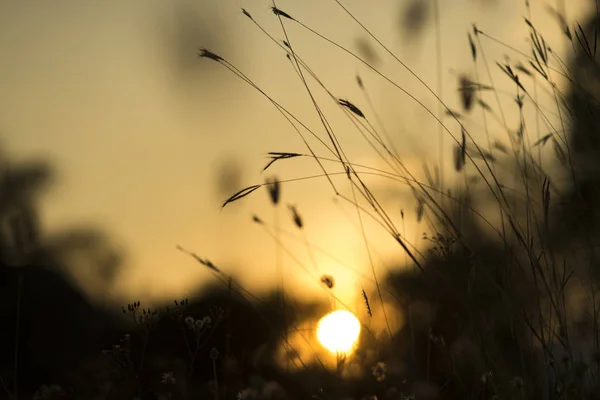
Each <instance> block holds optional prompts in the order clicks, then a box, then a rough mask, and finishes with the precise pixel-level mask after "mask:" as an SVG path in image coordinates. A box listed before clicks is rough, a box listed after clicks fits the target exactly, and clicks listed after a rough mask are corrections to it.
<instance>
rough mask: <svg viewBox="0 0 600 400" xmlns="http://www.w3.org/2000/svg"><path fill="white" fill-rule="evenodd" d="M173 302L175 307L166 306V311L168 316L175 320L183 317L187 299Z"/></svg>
mask: <svg viewBox="0 0 600 400" xmlns="http://www.w3.org/2000/svg"><path fill="white" fill-rule="evenodd" d="M173 303H175V308H169V307H166V313H167V315H168V316H169V317H170V318H172V319H174V320H175V321H181V320H182V319H183V314H184V313H185V310H186V309H187V307H188V304H189V300H188V299H182V300H180V301H177V300H174V301H173Z"/></svg>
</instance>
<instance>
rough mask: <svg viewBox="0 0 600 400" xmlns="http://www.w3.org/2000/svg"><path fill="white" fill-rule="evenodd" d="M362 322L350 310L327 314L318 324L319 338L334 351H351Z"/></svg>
mask: <svg viewBox="0 0 600 400" xmlns="http://www.w3.org/2000/svg"><path fill="white" fill-rule="evenodd" d="M359 333H360V322H359V321H358V318H356V317H355V316H354V314H352V313H351V312H350V311H345V310H337V311H334V312H332V313H330V314H327V315H326V316H324V317H323V318H321V320H320V321H319V324H318V325H317V338H318V339H319V342H321V344H322V345H323V346H325V348H327V350H329V351H331V352H332V353H338V352H342V353H347V352H349V351H351V350H352V349H353V347H354V345H355V344H356V342H357V340H358V335H359Z"/></svg>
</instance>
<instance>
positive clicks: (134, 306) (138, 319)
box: [121, 301, 160, 330]
mask: <svg viewBox="0 0 600 400" xmlns="http://www.w3.org/2000/svg"><path fill="white" fill-rule="evenodd" d="M139 309H140V302H139V301H135V302H133V303H131V304H127V310H125V308H124V307H121V311H122V312H123V314H125V315H129V316H130V317H131V318H132V319H133V320H134V321H135V323H136V324H138V325H141V326H143V327H144V328H145V329H146V330H150V329H151V328H153V327H154V326H155V325H156V324H157V323H158V321H159V320H160V313H159V312H158V311H157V310H150V309H149V308H147V309H146V308H143V309H142V314H141V315H138V311H139Z"/></svg>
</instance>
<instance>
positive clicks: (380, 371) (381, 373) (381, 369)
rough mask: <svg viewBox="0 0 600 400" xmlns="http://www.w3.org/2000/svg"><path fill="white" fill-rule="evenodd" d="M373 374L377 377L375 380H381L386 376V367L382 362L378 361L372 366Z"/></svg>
mask: <svg viewBox="0 0 600 400" xmlns="http://www.w3.org/2000/svg"><path fill="white" fill-rule="evenodd" d="M373 376H374V377H375V379H377V382H383V381H384V380H385V378H386V376H387V367H386V365H385V363H384V362H381V361H380V362H378V363H377V364H375V366H374V367H373Z"/></svg>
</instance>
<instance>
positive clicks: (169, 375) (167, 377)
mask: <svg viewBox="0 0 600 400" xmlns="http://www.w3.org/2000/svg"><path fill="white" fill-rule="evenodd" d="M160 383H162V384H163V385H173V384H175V375H174V374H173V372H165V373H163V374H162V376H161V379H160Z"/></svg>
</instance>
